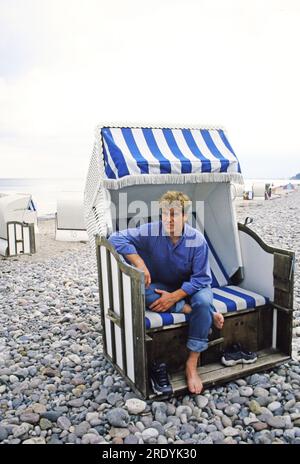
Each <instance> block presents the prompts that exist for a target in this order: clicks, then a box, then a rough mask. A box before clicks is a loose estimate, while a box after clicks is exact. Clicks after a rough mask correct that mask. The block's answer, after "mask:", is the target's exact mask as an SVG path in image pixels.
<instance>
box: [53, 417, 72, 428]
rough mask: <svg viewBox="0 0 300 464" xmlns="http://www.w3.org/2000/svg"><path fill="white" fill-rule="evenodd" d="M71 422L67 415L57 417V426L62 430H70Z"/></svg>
mask: <svg viewBox="0 0 300 464" xmlns="http://www.w3.org/2000/svg"><path fill="white" fill-rule="evenodd" d="M71 425H72V424H71V422H70V420H69V419H68V418H67V417H66V416H60V417H59V418H58V419H57V426H58V427H59V428H60V429H62V430H69V428H70V427H71Z"/></svg>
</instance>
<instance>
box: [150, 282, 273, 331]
mask: <svg viewBox="0 0 300 464" xmlns="http://www.w3.org/2000/svg"><path fill="white" fill-rule="evenodd" d="M212 292H213V304H214V307H215V308H216V310H217V312H219V313H222V314H225V313H227V312H234V311H242V310H245V309H254V308H257V307H259V306H263V305H265V304H267V303H268V301H269V299H268V298H267V297H264V296H262V295H260V294H258V293H255V292H252V291H250V290H245V289H243V288H241V287H238V286H236V285H226V286H225V287H219V288H212ZM189 318H190V315H189V314H183V313H169V312H164V313H158V312H155V311H149V310H146V311H145V326H146V330H149V329H156V328H159V327H163V326H167V325H176V324H181V323H184V322H187V321H188V320H189Z"/></svg>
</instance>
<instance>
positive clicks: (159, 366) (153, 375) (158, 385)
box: [150, 361, 173, 395]
mask: <svg viewBox="0 0 300 464" xmlns="http://www.w3.org/2000/svg"><path fill="white" fill-rule="evenodd" d="M150 380H151V385H152V389H153V391H154V392H155V393H157V394H158V395H171V394H172V393H173V388H172V385H171V384H170V380H169V376H168V372H167V366H166V364H165V363H158V362H155V361H154V362H153V363H152V366H151V370H150Z"/></svg>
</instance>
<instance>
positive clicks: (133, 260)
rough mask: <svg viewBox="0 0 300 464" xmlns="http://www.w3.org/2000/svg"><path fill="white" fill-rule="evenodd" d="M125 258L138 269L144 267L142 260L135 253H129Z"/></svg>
mask: <svg viewBox="0 0 300 464" xmlns="http://www.w3.org/2000/svg"><path fill="white" fill-rule="evenodd" d="M125 258H126V259H128V261H129V262H130V263H131V264H133V265H134V266H136V267H138V268H141V267H143V266H145V263H144V260H143V259H142V258H141V257H140V255H138V254H137V253H130V254H128V255H125Z"/></svg>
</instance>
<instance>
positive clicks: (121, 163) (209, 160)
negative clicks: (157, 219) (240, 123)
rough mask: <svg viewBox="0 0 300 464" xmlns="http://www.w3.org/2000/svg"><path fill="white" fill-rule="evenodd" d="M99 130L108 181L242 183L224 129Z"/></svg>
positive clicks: (239, 171)
mask: <svg viewBox="0 0 300 464" xmlns="http://www.w3.org/2000/svg"><path fill="white" fill-rule="evenodd" d="M100 130H101V141H102V148H103V159H104V169H105V178H106V179H110V180H115V181H118V180H120V179H122V178H126V177H128V176H130V178H131V179H132V178H136V177H139V178H141V177H143V178H144V179H143V180H142V181H141V182H143V183H144V182H145V183H147V176H149V175H151V176H152V180H153V176H158V177H159V176H164V182H167V181H168V180H167V179H168V177H167V178H165V176H170V175H171V176H184V177H185V178H186V179H188V180H187V181H189V180H191V177H193V179H194V180H191V181H192V182H196V181H197V178H198V180H200V178H201V180H202V181H208V182H210V181H214V182H216V181H217V182H224V181H225V182H228V181H230V180H232V181H235V182H241V181H242V180H241V169H240V165H239V161H238V159H237V157H236V155H235V153H234V151H233V149H232V147H231V145H230V144H229V142H228V140H227V137H226V135H225V133H224V131H223V129H170V128H169V129H167V128H165V129H163V128H130V127H102V128H101V129H100ZM145 176H146V177H145ZM189 176H190V179H189ZM197 176H198V177H197ZM170 181H171V182H172V180H171V179H170ZM158 182H159V180H158ZM130 183H132V180H131V181H130ZM137 183H139V181H137ZM149 183H151V181H150V180H149ZM110 185H111V184H110ZM123 185H124V184H123Z"/></svg>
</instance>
